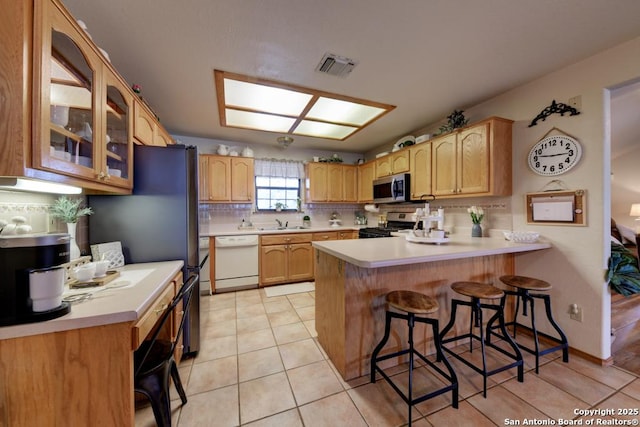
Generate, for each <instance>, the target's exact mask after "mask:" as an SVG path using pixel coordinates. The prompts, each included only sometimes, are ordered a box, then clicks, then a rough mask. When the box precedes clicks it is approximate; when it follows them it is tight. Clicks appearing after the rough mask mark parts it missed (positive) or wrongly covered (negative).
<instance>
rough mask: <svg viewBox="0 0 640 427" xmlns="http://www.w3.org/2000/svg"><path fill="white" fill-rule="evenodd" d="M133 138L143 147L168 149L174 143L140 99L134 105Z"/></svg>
mask: <svg viewBox="0 0 640 427" xmlns="http://www.w3.org/2000/svg"><path fill="white" fill-rule="evenodd" d="M133 136H134V137H135V138H136V141H138V142H139V143H141V144H143V145H158V146H163V147H166V146H167V145H170V144H173V143H174V142H173V138H171V136H170V135H169V133H167V131H166V130H165V129H164V128H163V127H162V126H161V125H160V124H159V123H158V121H157V120H156V119H155V117H154V115H153V114H152V113H151V112H150V111H149V109H148V108H147V107H146V106H145V105H143V103H142V101H141V100H139V99H136V101H135V103H134V120H133Z"/></svg>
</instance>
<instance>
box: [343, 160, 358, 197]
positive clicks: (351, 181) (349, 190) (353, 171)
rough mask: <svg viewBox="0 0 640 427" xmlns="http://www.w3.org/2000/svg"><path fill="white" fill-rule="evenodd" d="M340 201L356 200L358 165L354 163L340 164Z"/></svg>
mask: <svg viewBox="0 0 640 427" xmlns="http://www.w3.org/2000/svg"><path fill="white" fill-rule="evenodd" d="M342 188H343V193H342V201H343V202H357V201H358V167H357V166H355V165H342Z"/></svg>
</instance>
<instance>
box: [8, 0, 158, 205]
mask: <svg viewBox="0 0 640 427" xmlns="http://www.w3.org/2000/svg"><path fill="white" fill-rule="evenodd" d="M5 3H7V4H5ZM5 3H3V13H2V16H1V17H0V25H1V27H2V28H4V30H3V36H2V44H1V45H0V75H2V76H3V77H2V81H3V91H2V92H3V94H4V95H5V96H3V97H2V99H1V103H2V108H0V124H1V125H0V141H1V142H0V152H1V153H2V160H1V161H0V176H15V177H27V178H36V179H40V180H45V181H50V182H56V183H63V184H71V185H76V186H79V187H83V188H85V189H86V190H90V191H91V192H108V193H119V194H128V193H130V192H131V188H132V177H133V170H132V168H133V162H132V159H133V157H132V156H133V142H134V110H135V105H134V104H135V101H136V100H138V96H137V95H136V94H134V92H133V91H132V90H131V88H130V87H129V86H130V85H129V84H128V83H127V82H126V81H125V80H124V79H123V78H122V76H120V74H119V73H118V72H117V70H116V69H115V68H114V67H113V65H112V64H111V63H110V62H109V60H108V59H107V58H106V57H105V56H104V55H103V54H102V53H101V51H100V50H99V48H98V47H97V46H96V45H95V44H94V43H93V41H92V40H91V39H90V37H89V36H88V35H87V33H85V32H84V31H83V30H82V29H81V28H80V27H79V25H78V24H77V22H76V20H75V18H74V17H72V16H71V15H70V14H69V12H68V11H67V10H66V9H65V7H64V6H63V5H62V3H61V2H60V1H59V0H42V1H37V2H33V1H23V0H21V1H14V2H5ZM152 120H155V118H154V117H153V116H152ZM156 129H157V130H156V132H157V138H158V140H160V139H166V138H167V135H168V134H166V131H164V130H163V129H162V128H161V127H159V125H158V124H157V121H156ZM169 139H170V137H169Z"/></svg>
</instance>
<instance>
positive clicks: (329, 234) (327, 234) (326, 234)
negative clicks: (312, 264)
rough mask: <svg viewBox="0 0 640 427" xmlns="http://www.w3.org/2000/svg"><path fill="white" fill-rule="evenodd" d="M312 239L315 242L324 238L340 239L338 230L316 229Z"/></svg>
mask: <svg viewBox="0 0 640 427" xmlns="http://www.w3.org/2000/svg"><path fill="white" fill-rule="evenodd" d="M312 240H313V241H314V242H321V241H324V240H338V232H337V231H316V232H314V233H313V236H312Z"/></svg>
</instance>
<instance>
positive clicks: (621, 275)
mask: <svg viewBox="0 0 640 427" xmlns="http://www.w3.org/2000/svg"><path fill="white" fill-rule="evenodd" d="M605 278H606V280H607V282H608V283H609V286H610V287H611V289H612V290H613V291H614V292H617V293H619V294H621V295H624V296H625V297H627V296H629V295H633V294H638V293H640V271H639V270H638V260H637V259H636V257H635V256H634V254H633V253H632V252H631V251H629V250H628V249H627V248H625V247H624V246H622V245H619V244H617V243H613V242H612V243H611V257H610V258H609V265H608V268H607V273H606V276H605Z"/></svg>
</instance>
